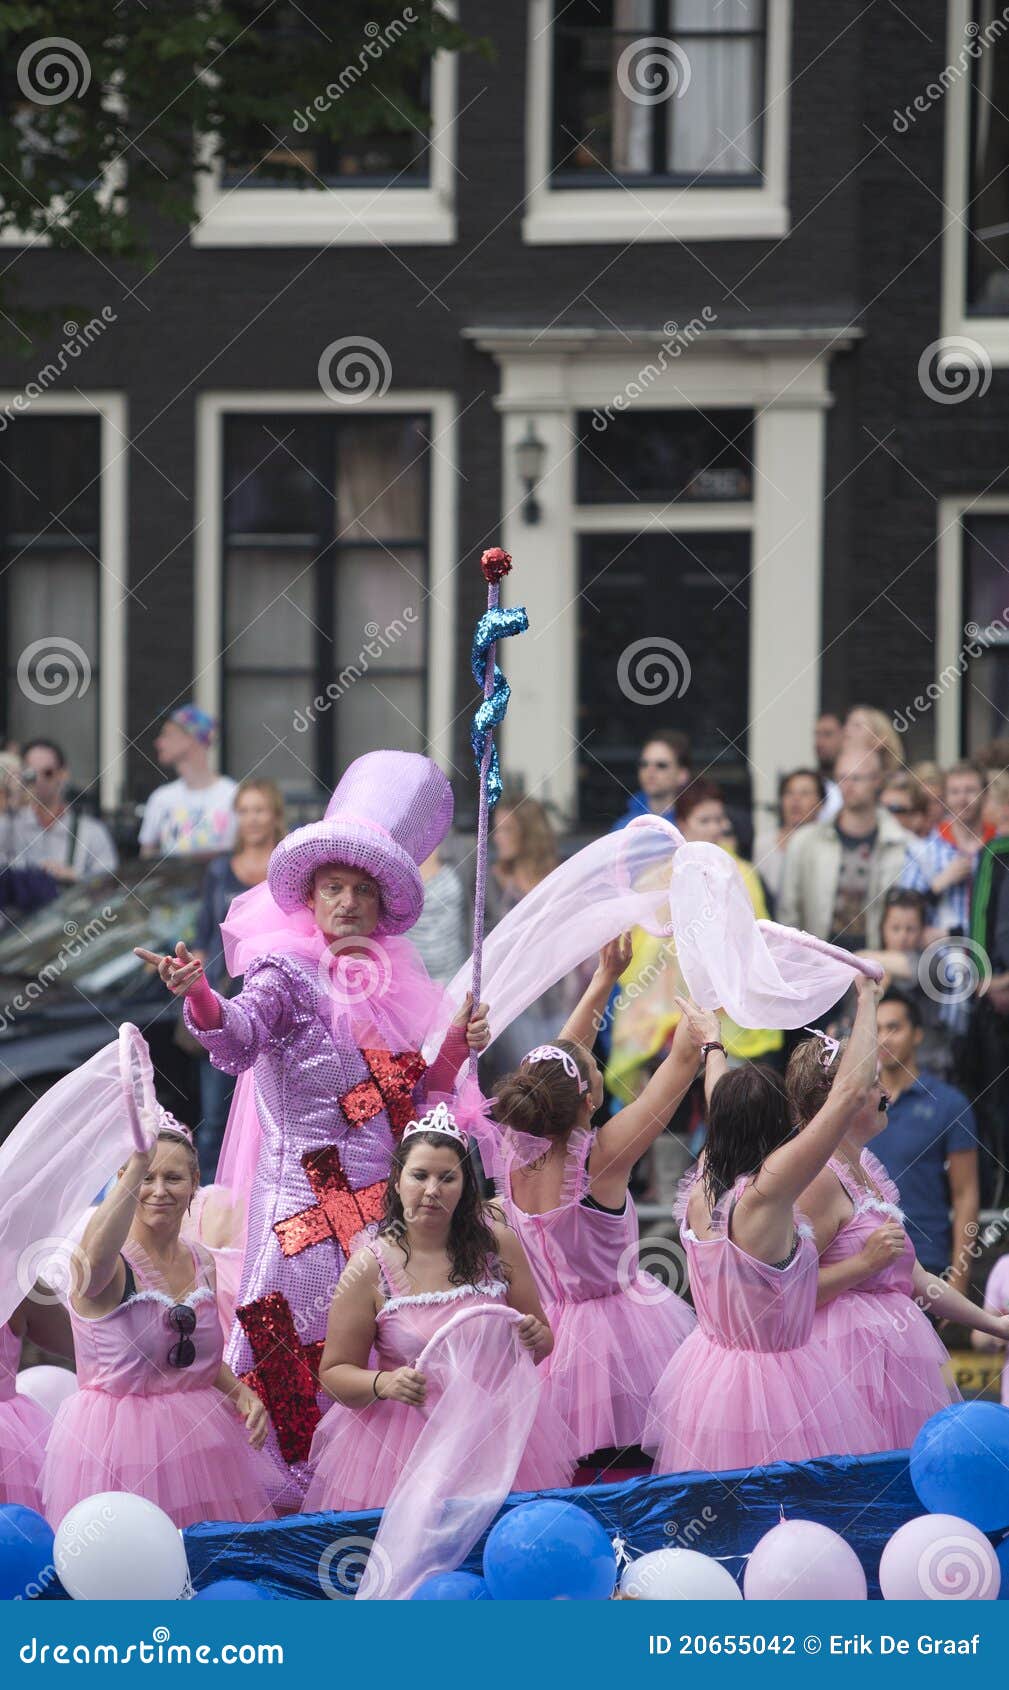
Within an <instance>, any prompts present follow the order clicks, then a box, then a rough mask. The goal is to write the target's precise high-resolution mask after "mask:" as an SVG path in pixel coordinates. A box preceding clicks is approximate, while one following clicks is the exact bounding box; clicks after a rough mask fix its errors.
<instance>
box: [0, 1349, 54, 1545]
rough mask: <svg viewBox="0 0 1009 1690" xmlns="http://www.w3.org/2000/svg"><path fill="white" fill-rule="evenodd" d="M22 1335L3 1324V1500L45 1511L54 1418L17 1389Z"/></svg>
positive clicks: (0, 1424)
mask: <svg viewBox="0 0 1009 1690" xmlns="http://www.w3.org/2000/svg"><path fill="white" fill-rule="evenodd" d="M20 1363H21V1339H20V1338H19V1337H18V1335H17V1333H16V1332H14V1331H12V1329H11V1326H10V1324H9V1322H7V1321H5V1322H4V1324H3V1326H0V1502H19V1503H21V1505H22V1507H24V1508H34V1510H35V1512H36V1514H41V1512H42V1483H41V1480H42V1461H43V1458H44V1456H45V1450H46V1442H47V1440H48V1437H49V1432H50V1428H51V1426H52V1420H51V1418H50V1416H49V1415H48V1414H47V1413H46V1411H45V1409H44V1408H43V1407H42V1405H41V1403H37V1402H33V1401H32V1399H31V1397H23V1396H19V1395H18V1393H17V1372H18V1367H19V1366H20Z"/></svg>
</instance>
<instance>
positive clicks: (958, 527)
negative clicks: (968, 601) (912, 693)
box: [912, 493, 1009, 768]
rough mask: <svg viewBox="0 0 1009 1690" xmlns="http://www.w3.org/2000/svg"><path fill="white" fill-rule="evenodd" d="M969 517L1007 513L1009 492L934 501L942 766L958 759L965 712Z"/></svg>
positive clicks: (937, 726) (938, 722)
mask: <svg viewBox="0 0 1009 1690" xmlns="http://www.w3.org/2000/svg"><path fill="white" fill-rule="evenodd" d="M969 516H1009V495H1007V494H1005V493H988V494H985V495H984V496H983V497H981V498H979V497H978V496H977V495H976V494H972V493H960V494H951V495H950V496H949V497H948V498H945V499H940V500H939V501H938V507H937V517H938V533H937V536H936V567H937V574H936V601H937V602H936V641H935V673H936V682H935V684H936V686H937V689H938V697H937V698H936V699H935V755H936V761H937V762H938V763H939V764H940V765H941V767H943V768H947V767H948V766H949V765H950V764H951V763H955V762H957V761H958V760H959V758H960V757H961V755H962V752H961V739H960V724H961V718H962V715H963V710H962V687H963V677H962V674H961V673H960V672H959V671H960V658H961V654H962V653H963V652H964V647H965V644H966V641H967V638H968V636H967V634H966V633H965V630H964V618H963V584H964V543H965V539H966V536H965V534H964V527H963V523H964V518H965V517H969ZM1007 589H1009V582H1007ZM1007 597H1009V591H1007ZM968 660H969V654H968ZM949 667H952V668H953V669H954V670H956V671H957V673H956V674H955V676H954V679H953V682H952V684H951V685H950V686H943V684H942V682H941V680H940V679H939V677H940V676H941V675H942V673H943V671H944V670H945V669H947V668H949ZM912 702H913V701H912Z"/></svg>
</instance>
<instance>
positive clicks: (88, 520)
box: [0, 416, 101, 547]
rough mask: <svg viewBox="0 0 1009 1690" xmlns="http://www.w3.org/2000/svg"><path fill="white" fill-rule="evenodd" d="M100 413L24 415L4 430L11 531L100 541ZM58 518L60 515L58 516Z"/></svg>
mask: <svg viewBox="0 0 1009 1690" xmlns="http://www.w3.org/2000/svg"><path fill="white" fill-rule="evenodd" d="M100 427H101V424H100V421H99V419H98V418H97V417H69V416H64V417H18V419H17V421H16V422H15V423H14V425H13V427H10V428H7V429H6V430H5V431H4V433H3V435H2V436H0V464H2V465H3V466H4V470H5V472H6V473H4V474H2V475H0V495H2V499H3V510H4V526H5V528H6V531H7V533H8V535H11V534H41V533H43V532H45V531H46V530H47V529H48V531H49V533H50V534H52V535H53V537H54V538H55V539H57V540H60V539H62V538H64V537H65V536H66V534H67V533H68V532H69V533H71V534H76V535H79V536H80V538H81V539H82V540H84V541H86V543H87V544H88V545H90V546H93V547H94V546H96V545H97V539H98V523H99V517H98V511H99V491H100V489H99V468H100V463H101V458H100V453H99V430H100ZM57 517H58V520H57V521H54V520H53V519H54V518H57Z"/></svg>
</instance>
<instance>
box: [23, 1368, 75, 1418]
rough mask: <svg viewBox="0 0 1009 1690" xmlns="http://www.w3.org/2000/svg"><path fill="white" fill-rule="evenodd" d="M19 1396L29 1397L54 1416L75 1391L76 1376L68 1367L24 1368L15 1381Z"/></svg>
mask: <svg viewBox="0 0 1009 1690" xmlns="http://www.w3.org/2000/svg"><path fill="white" fill-rule="evenodd" d="M15 1389H16V1390H17V1393H18V1395H19V1396H22V1397H31V1400H32V1402H37V1403H38V1405H39V1407H40V1408H44V1409H45V1410H46V1413H47V1414H55V1413H56V1410H57V1409H58V1408H59V1406H60V1403H61V1402H65V1401H66V1399H67V1397H72V1396H73V1394H74V1392H75V1391H76V1389H77V1375H76V1373H71V1371H70V1369H69V1368H68V1367H25V1368H23V1369H22V1371H21V1372H20V1373H19V1374H18V1376H17V1379H16V1380H15Z"/></svg>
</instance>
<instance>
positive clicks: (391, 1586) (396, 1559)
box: [357, 1304, 542, 1601]
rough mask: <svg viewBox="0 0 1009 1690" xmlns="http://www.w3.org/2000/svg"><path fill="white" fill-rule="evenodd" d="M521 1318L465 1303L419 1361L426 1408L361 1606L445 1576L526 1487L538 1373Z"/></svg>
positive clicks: (399, 1596) (380, 1534)
mask: <svg viewBox="0 0 1009 1690" xmlns="http://www.w3.org/2000/svg"><path fill="white" fill-rule="evenodd" d="M520 1319H521V1316H520V1315H519V1314H518V1313H517V1312H516V1311H515V1310H514V1309H510V1308H504V1307H502V1306H501V1305H500V1304H498V1305H496V1306H495V1305H492V1304H483V1305H477V1304H471V1305H469V1306H467V1307H463V1308H460V1309H457V1311H456V1312H455V1313H454V1314H453V1315H451V1316H450V1317H449V1319H448V1320H446V1321H445V1322H444V1323H443V1325H441V1326H440V1327H439V1329H438V1331H437V1332H435V1333H434V1334H433V1336H432V1337H431V1338H430V1339H429V1340H428V1342H427V1343H426V1344H425V1346H424V1348H423V1350H422V1351H421V1353H420V1355H419V1356H418V1357H417V1366H418V1367H419V1369H420V1370H421V1372H422V1373H423V1374H424V1376H425V1378H426V1379H427V1381H428V1390H429V1392H430V1393H431V1406H430V1407H429V1408H427V1409H426V1410H425V1411H424V1415H423V1423H422V1425H421V1429H420V1432H419V1435H418V1436H417V1438H416V1440H415V1442H414V1445H413V1448H412V1450H411V1453H410V1458H409V1462H408V1464H407V1466H406V1467H405V1469H404V1471H403V1473H402V1475H401V1476H400V1478H399V1479H398V1480H397V1481H396V1483H395V1485H394V1486H393V1489H392V1493H391V1495H390V1496H389V1499H388V1501H387V1502H386V1505H385V1509H384V1511H383V1514H382V1522H381V1524H380V1526H379V1528H378V1532H377V1533H376V1536H375V1543H374V1548H373V1550H372V1553H371V1555H370V1556H369V1558H368V1564H367V1567H366V1569H365V1574H364V1578H363V1580H362V1583H361V1587H360V1589H359V1591H358V1593H357V1596H358V1600H359V1601H361V1600H363V1601H368V1600H376V1599H380V1600H384V1601H393V1600H402V1599H404V1598H407V1597H410V1596H411V1595H412V1594H413V1592H414V1591H415V1590H416V1588H417V1586H418V1585H419V1584H420V1583H422V1581H423V1580H424V1579H426V1578H430V1577H432V1575H433V1574H435V1573H443V1572H451V1571H453V1570H454V1569H455V1568H456V1567H458V1566H459V1565H460V1564H461V1563H462V1562H463V1561H464V1560H465V1559H466V1556H467V1555H468V1554H469V1552H470V1550H471V1549H472V1547H473V1545H474V1544H475V1543H476V1542H477V1540H478V1539H479V1538H480V1536H481V1535H482V1534H483V1533H484V1532H485V1531H486V1530H487V1527H488V1526H489V1525H490V1524H491V1522H492V1521H493V1519H494V1517H495V1515H496V1514H497V1512H498V1509H499V1508H500V1506H501V1504H502V1502H503V1501H504V1499H505V1497H506V1496H507V1495H508V1493H509V1491H511V1490H513V1489H515V1490H519V1489H529V1488H532V1487H531V1486H530V1485H529V1483H528V1472H526V1474H525V1475H524V1474H523V1464H524V1463H525V1462H527V1461H528V1449H529V1439H530V1437H531V1436H532V1434H533V1426H534V1423H535V1420H536V1417H537V1405H538V1401H539V1395H540V1388H541V1381H540V1380H539V1378H538V1377H537V1375H538V1374H539V1373H540V1372H541V1371H542V1369H540V1368H536V1367H535V1366H534V1365H533V1362H532V1358H531V1357H530V1356H529V1354H528V1352H527V1351H526V1350H524V1349H523V1348H522V1346H521V1345H520V1343H519V1341H518V1339H517V1337H516V1334H515V1328H516V1326H517V1325H518V1323H519V1320H520Z"/></svg>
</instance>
